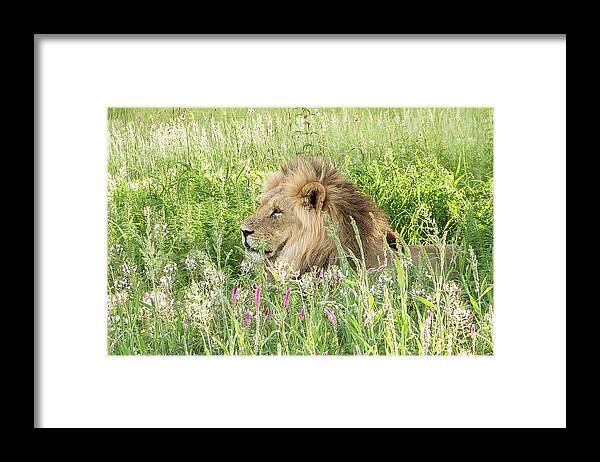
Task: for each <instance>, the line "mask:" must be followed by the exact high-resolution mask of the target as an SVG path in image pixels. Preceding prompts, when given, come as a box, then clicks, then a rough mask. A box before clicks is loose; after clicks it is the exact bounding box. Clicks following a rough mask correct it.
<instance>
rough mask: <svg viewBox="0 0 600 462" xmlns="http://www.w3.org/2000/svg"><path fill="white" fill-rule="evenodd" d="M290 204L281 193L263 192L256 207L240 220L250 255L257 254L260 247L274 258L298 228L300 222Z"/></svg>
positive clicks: (243, 238) (256, 255)
mask: <svg viewBox="0 0 600 462" xmlns="http://www.w3.org/2000/svg"><path fill="white" fill-rule="evenodd" d="M291 205H292V204H290V201H289V200H286V198H284V197H282V196H281V195H277V194H270V195H267V196H266V197H265V195H263V197H262V198H261V203H260V205H259V207H258V210H256V212H254V213H253V214H252V215H250V216H249V217H248V218H246V219H245V220H244V221H243V222H242V225H241V229H242V244H243V245H244V247H245V248H246V250H247V251H248V253H249V254H250V255H251V256H252V257H253V258H256V259H257V258H259V256H260V252H261V251H264V255H265V257H267V258H269V259H271V258H276V257H277V256H279V254H281V252H282V251H283V249H284V248H285V246H286V245H287V243H288V242H289V241H290V238H291V237H292V236H294V235H296V234H297V233H298V232H300V230H301V229H302V223H301V221H300V219H299V218H298V217H297V216H296V214H295V212H294V208H293V207H292V206H291Z"/></svg>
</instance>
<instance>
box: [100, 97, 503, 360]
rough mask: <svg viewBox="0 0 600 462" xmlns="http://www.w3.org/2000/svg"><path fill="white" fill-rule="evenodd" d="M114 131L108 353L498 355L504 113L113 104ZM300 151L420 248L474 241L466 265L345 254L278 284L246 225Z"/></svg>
mask: <svg viewBox="0 0 600 462" xmlns="http://www.w3.org/2000/svg"><path fill="white" fill-rule="evenodd" d="M108 137H109V148H108V149H109V152H108V185H107V191H108V249H107V254H108V257H107V258H108V262H107V264H108V281H107V290H108V297H107V300H108V303H107V305H108V307H107V310H108V312H107V315H108V324H107V326H108V336H107V342H108V343H107V347H108V352H109V354H113V355H184V354H190V355H198V354H200V355H234V354H236V355H237V354H241V355H267V354H269V355H271V354H273V355H275V354H284V355H287V354H289V355H299V354H300V355H306V354H308V355H324V354H329V355H357V354H362V355H384V354H390V355H456V354H478V355H490V354H493V351H494V350H493V335H492V326H493V266H492V245H493V195H492V193H493V183H492V175H493V111H492V109H489V108H464V109H462V108H461V109H454V108H435V109H428V108H414V109H412V108H411V109H395V108H377V109H337V108H336V109H333V108H311V109H306V108H289V109H282V108H277V109H260V108H257V109H251V108H250V109H186V108H157V109H142V108H140V109H137V108H126V109H125V108H124V109H121V108H111V109H109V111H108ZM297 155H299V156H315V155H316V156H323V157H326V158H329V159H331V161H332V162H333V163H334V164H335V165H336V166H338V167H339V168H340V170H341V172H342V174H343V175H344V176H345V177H346V178H347V179H349V180H351V181H352V182H354V183H355V184H356V185H358V186H359V188H360V189H361V190H362V191H363V192H365V193H366V194H368V195H370V196H371V197H373V198H374V199H375V201H376V202H377V204H378V205H379V206H380V207H381V208H382V209H383V210H385V211H386V212H387V213H388V214H389V216H390V218H391V225H392V227H393V228H394V229H395V230H396V231H397V232H398V233H399V235H400V236H401V238H402V239H403V240H404V241H405V242H406V243H407V244H418V243H428V244H439V245H440V246H441V245H442V244H443V243H445V242H449V243H453V244H458V245H460V248H461V249H462V253H461V255H460V256H459V261H458V264H457V267H456V268H449V269H442V270H440V269H434V268H428V267H426V266H420V267H418V268H417V267H414V266H413V265H411V264H409V263H408V262H407V260H402V259H398V261H397V263H396V268H395V269H394V268H392V269H383V270H376V271H369V270H367V269H366V268H362V269H361V267H360V265H359V266H358V269H357V270H353V269H352V268H351V266H350V265H348V264H347V258H350V259H352V258H353V257H352V256H344V255H342V258H341V260H340V266H339V267H337V266H336V267H332V268H329V269H328V270H327V271H325V272H323V273H320V272H319V271H318V270H315V271H313V272H309V273H306V274H305V275H303V276H302V277H301V278H296V277H295V275H294V274H293V273H292V272H290V271H289V269H288V268H286V267H285V265H284V264H282V265H280V266H279V268H278V271H279V272H278V274H277V275H276V278H275V281H274V282H268V280H267V278H266V275H265V274H264V270H263V269H262V268H261V267H260V265H257V264H255V263H252V262H250V261H245V260H244V251H243V248H242V245H241V240H240V229H239V225H240V222H241V221H242V220H243V218H245V217H246V216H247V215H249V214H250V213H251V212H252V211H253V210H254V209H255V208H256V205H257V200H258V197H259V194H260V191H261V183H262V180H263V179H264V177H265V176H266V174H267V173H269V172H271V171H274V170H276V169H277V168H278V166H279V165H280V164H281V163H282V162H284V161H285V160H287V159H290V158H292V157H295V156H297ZM451 269H454V270H456V271H455V274H453V275H450V272H451V271H450V270H451Z"/></svg>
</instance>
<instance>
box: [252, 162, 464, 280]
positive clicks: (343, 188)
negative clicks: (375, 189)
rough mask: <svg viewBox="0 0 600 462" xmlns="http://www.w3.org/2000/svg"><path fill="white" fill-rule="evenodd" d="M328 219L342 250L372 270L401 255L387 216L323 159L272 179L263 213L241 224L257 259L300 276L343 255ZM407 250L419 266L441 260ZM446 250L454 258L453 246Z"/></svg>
mask: <svg viewBox="0 0 600 462" xmlns="http://www.w3.org/2000/svg"><path fill="white" fill-rule="evenodd" d="M325 216H328V217H329V220H330V221H331V223H332V224H333V226H334V228H335V229H336V230H337V233H338V236H339V241H340V243H341V245H342V247H343V249H344V250H345V251H348V250H350V251H351V252H352V253H353V254H354V255H355V256H357V257H358V258H361V257H362V255H364V262H365V265H366V267H367V268H375V267H381V265H385V264H389V263H390V262H392V261H393V260H394V255H395V254H397V252H398V251H399V250H402V247H400V240H399V237H398V235H397V233H396V232H395V231H394V230H393V229H392V228H391V226H390V224H389V219H388V216H387V214H386V213H385V212H384V211H383V210H381V209H380V208H379V207H378V206H377V205H376V204H375V201H374V200H373V199H372V198H371V197H369V196H367V195H365V194H363V193H362V192H361V191H360V190H359V189H358V188H357V187H356V186H355V185H353V184H352V183H350V182H348V181H346V180H345V179H344V178H343V177H342V175H341V174H340V172H339V171H338V170H337V169H336V168H335V167H334V166H333V165H331V164H330V163H326V162H324V161H323V160H321V159H319V158H310V159H301V158H296V159H294V160H292V161H290V162H288V163H287V164H284V165H283V166H281V168H280V170H279V171H277V172H275V173H271V174H269V175H268V176H267V178H266V179H265V181H264V184H263V192H262V194H261V196H260V204H259V207H258V209H257V210H256V211H255V212H254V213H253V214H251V215H250V216H249V217H247V218H246V219H245V220H243V222H242V223H241V232H242V244H243V245H244V247H245V249H246V251H247V253H248V254H249V255H250V256H251V257H252V258H254V259H256V260H260V258H261V257H264V259H265V263H270V262H273V261H275V260H277V259H280V258H283V259H285V260H286V261H287V263H288V264H289V267H290V268H291V269H293V270H295V271H297V272H299V274H303V273H304V272H306V271H308V270H309V269H310V268H314V267H316V268H327V267H328V266H329V265H332V264H334V263H336V261H337V260H338V258H339V252H338V249H337V247H336V243H335V241H334V240H333V239H332V237H331V236H330V235H329V234H328V233H327V232H326V225H325ZM352 221H354V223H355V225H356V228H357V230H358V234H359V236H360V241H361V245H362V252H361V249H360V246H359V243H358V242H357V239H356V233H355V230H354V227H353V223H352ZM405 248H408V250H409V251H410V256H411V260H412V263H413V264H415V265H418V264H419V263H420V261H421V258H422V256H423V255H426V256H427V258H429V259H432V258H433V257H435V256H436V255H438V251H437V247H435V246H431V245H430V246H406V247H405ZM447 250H448V252H449V253H450V256H451V253H452V249H451V246H447Z"/></svg>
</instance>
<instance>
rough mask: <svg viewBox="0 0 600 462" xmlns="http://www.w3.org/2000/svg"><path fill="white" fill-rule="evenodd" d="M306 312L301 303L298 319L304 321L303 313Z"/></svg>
mask: <svg viewBox="0 0 600 462" xmlns="http://www.w3.org/2000/svg"><path fill="white" fill-rule="evenodd" d="M305 314H306V312H305V310H304V305H302V309H301V310H300V321H304V315H305Z"/></svg>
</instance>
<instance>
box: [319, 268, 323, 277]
mask: <svg viewBox="0 0 600 462" xmlns="http://www.w3.org/2000/svg"><path fill="white" fill-rule="evenodd" d="M319 277H320V278H321V279H323V268H321V271H320V272H319Z"/></svg>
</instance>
